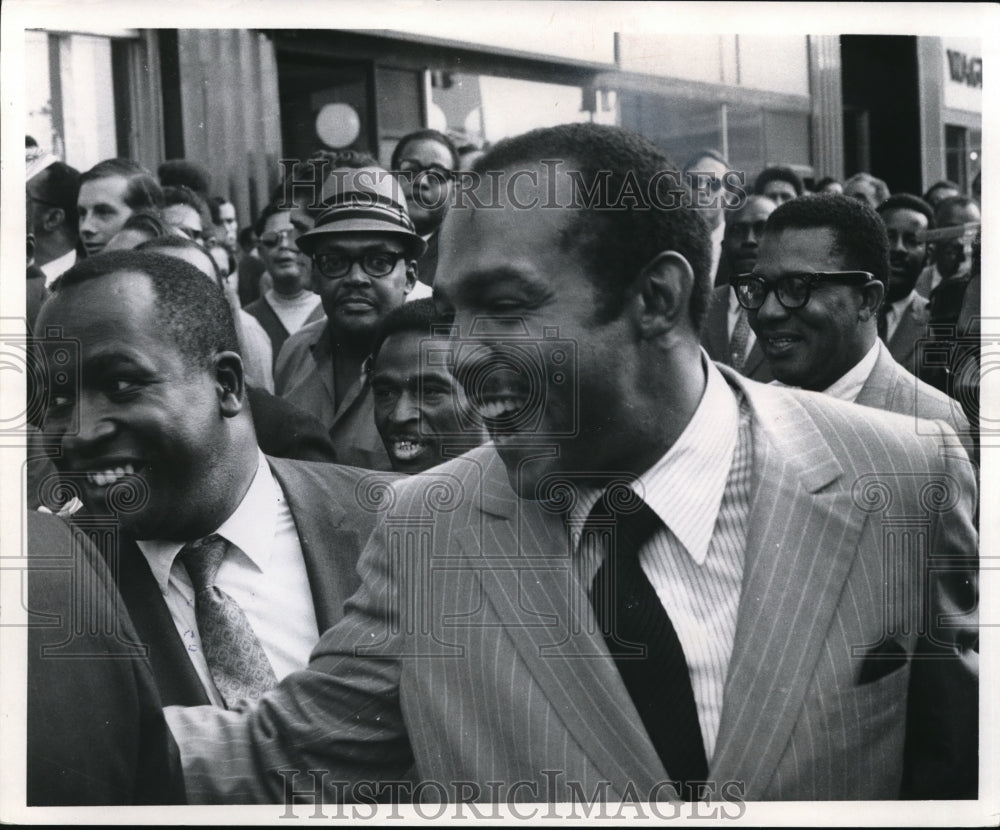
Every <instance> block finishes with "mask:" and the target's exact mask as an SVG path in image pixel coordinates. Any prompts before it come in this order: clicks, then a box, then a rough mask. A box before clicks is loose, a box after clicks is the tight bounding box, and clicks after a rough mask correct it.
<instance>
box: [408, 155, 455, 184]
mask: <svg viewBox="0 0 1000 830" xmlns="http://www.w3.org/2000/svg"><path fill="white" fill-rule="evenodd" d="M395 173H396V174H397V175H398V176H399V177H400V178H401V179H402V180H403V181H405V182H406V183H407V184H413V182H415V181H416V180H417V179H418V178H424V179H427V180H428V182H429V183H431V184H440V185H444V184H447V183H448V182H449V181H450V180H451V179H452V178H453V177H454V175H455V174H454V172H453V171H451V170H448V169H447V168H446V167H442V166H441V165H440V164H431V165H429V166H427V167H424V166H423V165H421V164H420V163H419V162H415V161H410V160H409V159H403V160H401V161H400V162H399V166H398V168H397V169H396V170H395Z"/></svg>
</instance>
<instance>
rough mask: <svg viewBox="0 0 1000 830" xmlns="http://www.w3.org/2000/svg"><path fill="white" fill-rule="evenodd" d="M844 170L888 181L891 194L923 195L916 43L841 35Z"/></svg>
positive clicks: (897, 38) (891, 37)
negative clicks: (902, 192)
mask: <svg viewBox="0 0 1000 830" xmlns="http://www.w3.org/2000/svg"><path fill="white" fill-rule="evenodd" d="M840 58H841V66H842V82H843V95H844V169H845V173H846V175H847V176H851V175H853V174H854V173H858V172H861V171H864V172H867V173H871V174H872V175H873V176H877V177H878V178H880V179H884V180H885V182H886V184H888V185H889V190H890V191H892V192H893V193H896V192H899V191H906V192H909V193H920V192H921V166H920V152H921V148H920V90H919V82H918V74H917V39H916V37H912V36H903V35H841V37H840Z"/></svg>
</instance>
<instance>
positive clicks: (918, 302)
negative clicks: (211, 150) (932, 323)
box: [888, 295, 930, 375]
mask: <svg viewBox="0 0 1000 830" xmlns="http://www.w3.org/2000/svg"><path fill="white" fill-rule="evenodd" d="M929 319H930V312H929V311H928V309H927V300H926V299H925V298H924V297H921V296H920V295H915V296H914V297H913V298H912V299H911V301H910V303H909V304H908V305H907V306H906V308H905V309H903V314H902V317H900V320H899V325H897V326H896V330H895V331H894V332H893V333H892V337H890V338H889V342H888V346H889V352H890V353H891V354H892V356H893V357H894V358H895V359H896V362H897V363H899V364H900V365H902V366H903V367H904V368H905V369H906V370H907V371H909V372H912V373H913V374H914V375H916V374H917V366H916V363H915V361H916V359H917V342H918V341H920V340H926V339H927V322H928V320H929Z"/></svg>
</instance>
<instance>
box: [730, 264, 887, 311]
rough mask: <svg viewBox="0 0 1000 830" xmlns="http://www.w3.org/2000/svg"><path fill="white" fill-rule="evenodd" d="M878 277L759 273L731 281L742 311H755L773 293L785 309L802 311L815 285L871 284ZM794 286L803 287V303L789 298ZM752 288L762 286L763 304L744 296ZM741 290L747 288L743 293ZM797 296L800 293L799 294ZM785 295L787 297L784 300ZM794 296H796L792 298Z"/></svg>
mask: <svg viewBox="0 0 1000 830" xmlns="http://www.w3.org/2000/svg"><path fill="white" fill-rule="evenodd" d="M873 279H875V275H874V274H873V273H871V272H870V271H804V272H802V273H795V274H782V275H781V276H780V277H778V279H776V280H766V279H764V278H763V277H761V276H759V275H758V274H740V275H739V276H738V277H736V279H735V280H733V281H732V286H733V291H734V292H735V293H736V300H737V302H739V304H740V305H741V306H743V308H746V309H749V310H750V311H756V310H757V309H759V308H760V307H761V306H763V305H764V303H766V302H767V295H768V294H769V293H770V292H772V291H773V292H774V296H775V297H777V299H778V303H779V304H780V305H781V307H782V308H785V309H788V310H789V311H794V310H795V309H797V308H802V307H803V306H805V305H806V304H807V303H808V302H809V298H810V297H811V296H812V289H813V286H815V285H818V284H820V283H822V282H825V281H827V280H840V281H844V282H871V281H872V280H873ZM795 283H800V284H801V286H802V301H801V302H799V301H798V300H797V299H789V296H790V293H789V288H790V287H791V286H792V285H794V284H795ZM751 285H759V286H761V287H762V289H763V293H762V294H761V295H760V302H758V303H754V302H752V301H750V300H749V299H748V297H746V296H745V294H746V292H747V291H748V290H749V288H750V286H751ZM741 289H744V290H743V291H741ZM796 293H798V292H796ZM782 295H784V298H783V297H782ZM791 296H793V297H794V295H791Z"/></svg>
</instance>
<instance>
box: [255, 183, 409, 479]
mask: <svg viewBox="0 0 1000 830" xmlns="http://www.w3.org/2000/svg"><path fill="white" fill-rule="evenodd" d="M328 181H329V182H330V183H331V184H332V185H333V187H332V188H331V189H332V190H333V191H334V192H333V193H332V194H331V195H329V196H327V198H326V205H327V208H326V210H324V211H323V213H322V214H321V215H320V216H319V217H318V218H317V220H316V224H315V226H314V227H313V228H312V229H311V230H309V231H307V232H306V233H304V234H302V235H301V236H300V237H298V246H299V248H300V249H302V250H303V251H304V252H305V253H307V254H308V255H309V256H310V257H312V263H313V281H314V284H315V289H316V292H317V293H318V294H319V295H320V298H321V299H322V303H323V310H324V311H325V312H326V317H325V318H324V319H322V320H317V321H316V322H314V323H310V324H309V325H307V326H304V327H303V328H302V329H300V330H299V331H298V332H296V333H295V334H294V335H292V336H291V337H289V338H288V340H287V341H286V342H285V345H284V346H282V349H281V352H280V354H279V355H278V360H277V363H276V364H275V369H274V380H275V391H276V392H277V393H278V394H279V395H281V396H282V397H284V398H285V399H287V400H288V401H290V402H291V403H294V404H296V405H297V406H299V407H301V408H302V409H305V410H306V411H307V412H310V413H312V414H313V415H315V416H316V417H317V418H319V419H320V420H321V421H322V422H323V423H324V424H326V425H327V427H328V428H329V429H330V437H331V439H332V440H333V443H334V446H335V448H336V450H337V458H338V459H339V460H340V461H341V463H344V464H350V465H353V466H356V467H366V468H369V469H375V470H389V469H391V467H390V465H389V458H388V456H387V455H386V452H385V448H384V447H383V445H382V441H381V439H380V438H379V436H378V432H377V431H376V429H375V418H374V411H373V403H372V395H371V389H370V387H369V386H368V384H367V382H366V381H365V378H364V373H363V366H364V362H365V359H366V358H367V357H368V354H369V352H370V351H371V346H372V339H373V337H374V334H375V330H376V328H377V326H378V324H379V322H381V320H382V318H383V317H385V315H386V314H388V313H389V312H390V311H392V309H394V308H396V307H397V306H399V305H402V303H403V302H404V300H405V299H406V295H407V294H408V293H409V292H410V290H411V289H412V288H413V284H414V282H415V280H416V260H417V258H418V257H419V256H420V255H421V253H423V250H424V247H425V244H426V243H425V242H424V241H423V240H422V239H421V238H420V236H419V235H418V234H417V233H416V231H415V230H414V227H413V223H412V222H411V221H410V217H409V214H408V213H407V210H406V201H405V199H404V198H403V195H402V193H401V191H400V190H399V186H398V183H397V182H396V180H395V179H394V178H393V177H392V176H391V174H390V173H389V172H388V171H386V170H383V169H382V168H379V167H362V168H356V169H340V170H334V171H332V173H331V176H330V178H329V180H328ZM325 190H326V188H324V191H325ZM326 195H327V194H326V193H325V192H324V196H326Z"/></svg>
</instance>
